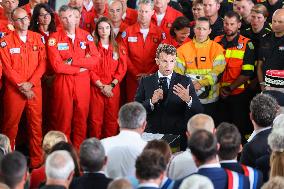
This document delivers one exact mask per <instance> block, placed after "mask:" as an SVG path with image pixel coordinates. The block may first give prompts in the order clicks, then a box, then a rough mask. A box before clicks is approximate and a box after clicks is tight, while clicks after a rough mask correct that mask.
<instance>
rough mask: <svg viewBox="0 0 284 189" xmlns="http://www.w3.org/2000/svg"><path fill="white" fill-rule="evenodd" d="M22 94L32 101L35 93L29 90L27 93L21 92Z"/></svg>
mask: <svg viewBox="0 0 284 189" xmlns="http://www.w3.org/2000/svg"><path fill="white" fill-rule="evenodd" d="M23 94H24V95H25V96H26V97H27V99H29V100H30V99H32V98H34V97H35V93H34V92H33V91H32V90H29V91H25V92H23Z"/></svg>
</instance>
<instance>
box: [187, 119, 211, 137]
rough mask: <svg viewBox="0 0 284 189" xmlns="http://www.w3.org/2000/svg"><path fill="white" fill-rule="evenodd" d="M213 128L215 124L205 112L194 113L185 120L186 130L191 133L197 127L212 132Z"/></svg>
mask: <svg viewBox="0 0 284 189" xmlns="http://www.w3.org/2000/svg"><path fill="white" fill-rule="evenodd" d="M214 128H215V125H214V121H213V119H212V117H211V116H209V115H206V114H196V115H194V116H192V117H191V118H190V119H189V120H188V122H187V131H188V132H190V133H191V134H192V133H193V132H195V131H197V130H199V129H204V130H207V131H209V132H211V133H213V131H214Z"/></svg>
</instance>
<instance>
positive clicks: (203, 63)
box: [175, 38, 226, 104]
mask: <svg viewBox="0 0 284 189" xmlns="http://www.w3.org/2000/svg"><path fill="white" fill-rule="evenodd" d="M223 52H224V49H223V47H222V46H221V45H219V44H218V43H216V42H214V41H212V40H210V39H209V38H208V39H207V40H206V41H205V42H203V43H198V42H197V41H196V40H195V39H193V40H192V41H189V42H187V43H186V44H184V45H182V46H181V47H179V48H178V49H177V64H176V67H175V72H177V73H180V74H183V75H187V76H189V77H191V76H192V75H196V76H198V77H197V79H198V82H199V83H200V85H201V86H204V87H205V86H210V91H209V95H208V96H207V97H206V98H205V99H200V101H201V103H203V104H208V103H212V102H215V101H217V100H218V97H219V83H218V76H219V75H220V74H221V73H222V72H223V71H224V69H225V66H226V61H225V57H224V54H223Z"/></svg>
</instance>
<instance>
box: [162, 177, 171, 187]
mask: <svg viewBox="0 0 284 189" xmlns="http://www.w3.org/2000/svg"><path fill="white" fill-rule="evenodd" d="M171 183H172V180H171V179H169V178H168V179H167V181H166V182H165V184H164V185H163V186H162V187H161V189H167V188H168V187H169V185H170V184H171Z"/></svg>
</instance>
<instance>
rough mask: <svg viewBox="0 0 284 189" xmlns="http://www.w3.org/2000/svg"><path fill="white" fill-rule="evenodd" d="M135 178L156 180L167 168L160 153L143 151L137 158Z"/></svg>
mask: <svg viewBox="0 0 284 189" xmlns="http://www.w3.org/2000/svg"><path fill="white" fill-rule="evenodd" d="M135 168H136V177H137V178H138V179H141V180H151V179H158V178H159V177H160V176H161V174H162V173H164V171H165V170H166V168H167V162H166V160H165V158H164V156H163V154H161V153H160V152H157V151H155V150H145V151H143V152H142V153H141V155H140V156H138V157H137V159H136V163H135Z"/></svg>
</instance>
